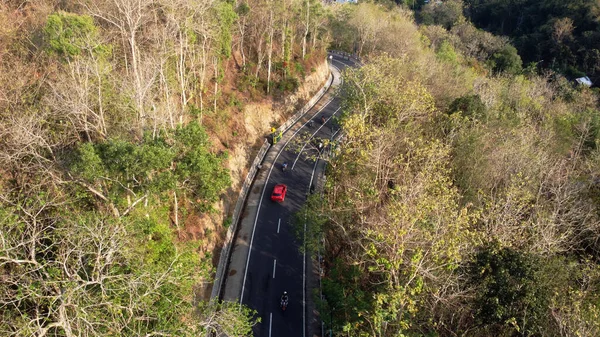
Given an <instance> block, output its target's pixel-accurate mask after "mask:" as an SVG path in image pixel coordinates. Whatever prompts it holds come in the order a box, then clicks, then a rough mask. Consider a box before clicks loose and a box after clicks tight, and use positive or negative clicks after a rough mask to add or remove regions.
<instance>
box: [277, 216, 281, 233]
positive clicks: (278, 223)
mask: <svg viewBox="0 0 600 337" xmlns="http://www.w3.org/2000/svg"><path fill="white" fill-rule="evenodd" d="M279 226H281V218H279V220H278V221H277V234H279Z"/></svg>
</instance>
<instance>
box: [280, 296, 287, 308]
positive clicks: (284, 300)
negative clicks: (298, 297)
mask: <svg viewBox="0 0 600 337" xmlns="http://www.w3.org/2000/svg"><path fill="white" fill-rule="evenodd" d="M287 305H288V300H287V299H281V304H280V306H281V311H285V309H287Z"/></svg>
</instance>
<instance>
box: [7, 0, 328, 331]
mask: <svg viewBox="0 0 600 337" xmlns="http://www.w3.org/2000/svg"><path fill="white" fill-rule="evenodd" d="M0 18H1V19H2V23H1V24H0V82H1V83H2V85H1V86H0V166H1V167H2V169H1V171H0V214H1V217H0V218H1V219H0V228H1V230H0V241H1V244H0V279H1V280H2V282H0V307H1V308H2V310H0V335H2V336H30V335H36V336H43V335H52V336H84V335H85V336H106V335H118V336H140V335H147V336H150V335H162V336H188V335H190V336H191V335H198V334H200V333H202V331H215V332H226V333H227V334H228V335H230V336H243V335H246V334H247V333H248V331H249V328H250V327H251V325H252V324H253V322H254V321H253V320H252V319H250V317H251V313H250V312H248V311H247V310H241V311H240V310H239V308H238V307H237V306H235V305H231V304H227V303H224V304H219V303H210V304H208V303H205V302H203V300H205V299H206V298H203V296H204V294H205V288H206V286H207V284H209V283H210V282H211V278H212V273H213V254H214V252H218V251H219V249H218V245H219V244H220V240H221V237H222V235H223V233H224V232H225V231H226V229H227V226H228V225H229V220H228V216H229V213H230V212H231V210H230V208H231V206H230V205H232V204H233V203H234V202H235V198H236V197H237V189H238V188H239V184H240V181H241V179H243V178H244V177H245V173H246V167H247V165H248V162H249V160H250V159H251V158H250V157H251V155H252V151H253V147H255V145H256V144H258V143H259V142H262V140H263V138H264V136H266V132H267V130H268V129H269V128H270V126H272V125H277V124H278V123H281V122H282V121H283V119H284V118H285V116H286V115H288V114H290V113H292V112H293V109H294V107H297V106H301V105H302V104H303V102H304V101H305V100H306V99H307V98H308V97H309V96H310V94H311V92H313V91H315V90H317V89H318V88H319V87H320V85H321V84H322V83H323V82H324V80H325V77H326V75H327V67H326V64H325V63H324V59H325V47H326V45H327V32H326V31H325V30H324V23H325V12H324V10H323V8H322V7H321V5H320V2H310V1H301V0H286V1H268V0H249V1H229V0H227V1H226V0H202V1H192V0H189V1H188V0H177V1H162V0H104V1H96V0H94V1H87V0H82V1H74V0H73V1H55V0H42V1H13V0H9V1H3V2H2V3H1V4H0Z"/></svg>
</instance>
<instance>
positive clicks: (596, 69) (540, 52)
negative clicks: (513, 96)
mask: <svg viewBox="0 0 600 337" xmlns="http://www.w3.org/2000/svg"><path fill="white" fill-rule="evenodd" d="M463 7H464V8H463ZM463 13H464V14H465V15H466V18H467V19H468V20H469V21H471V22H473V24H475V26H477V27H479V28H482V29H485V30H486V31H489V32H491V33H493V34H496V35H501V36H507V37H509V38H510V39H511V41H512V44H513V45H514V46H515V47H516V49H517V50H518V52H519V55H520V56H521V58H522V59H523V62H524V63H525V65H530V66H531V67H533V68H534V69H536V68H537V69H540V68H541V69H551V70H553V71H555V72H559V73H563V74H565V75H566V76H568V77H569V78H571V79H572V78H574V77H580V76H586V75H587V76H589V77H590V78H591V80H592V81H593V82H598V81H600V47H599V46H600V24H599V23H600V21H599V20H600V4H599V3H598V1H595V0H577V1H557V0H541V1H540V0H465V1H464V2H463V1H462V0H448V1H444V2H443V3H437V2H434V1H432V2H431V3H429V4H427V5H425V6H423V7H422V10H421V11H420V18H421V19H422V20H423V22H424V23H426V24H431V23H435V24H439V25H443V26H446V28H451V27H452V26H453V25H454V24H455V23H459V22H460V21H461V20H464V18H463V17H462V16H463Z"/></svg>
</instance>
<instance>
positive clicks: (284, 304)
mask: <svg viewBox="0 0 600 337" xmlns="http://www.w3.org/2000/svg"><path fill="white" fill-rule="evenodd" d="M287 304H288V294H287V291H284V292H283V295H281V307H282V308H283V309H284V310H285V307H287Z"/></svg>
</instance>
